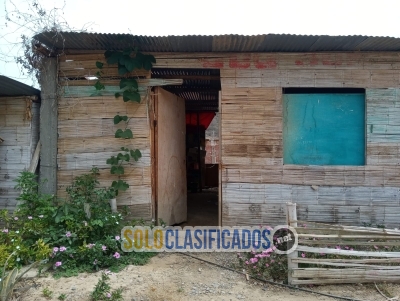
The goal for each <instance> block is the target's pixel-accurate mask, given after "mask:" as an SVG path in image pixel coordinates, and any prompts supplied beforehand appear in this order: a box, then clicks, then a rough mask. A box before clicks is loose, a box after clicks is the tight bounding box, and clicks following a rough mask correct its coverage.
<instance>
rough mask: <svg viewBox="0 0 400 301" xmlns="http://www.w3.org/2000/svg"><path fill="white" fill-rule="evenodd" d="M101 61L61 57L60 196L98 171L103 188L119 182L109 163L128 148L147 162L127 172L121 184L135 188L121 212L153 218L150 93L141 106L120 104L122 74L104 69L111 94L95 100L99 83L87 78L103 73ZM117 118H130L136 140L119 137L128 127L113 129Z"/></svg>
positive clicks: (122, 199) (123, 195) (123, 197)
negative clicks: (77, 179) (75, 181)
mask: <svg viewBox="0 0 400 301" xmlns="http://www.w3.org/2000/svg"><path fill="white" fill-rule="evenodd" d="M96 61H102V62H104V56H103V55H102V54H99V55H96V54H94V55H93V54H90V55H78V56H61V57H60V58H59V72H58V75H59V84H60V92H61V93H60V98H59V101H58V156H57V165H58V172H57V186H58V192H57V195H58V196H59V197H65V196H66V191H65V189H66V187H67V186H69V185H71V184H72V181H73V179H74V178H75V177H76V176H78V175H81V174H84V173H88V172H89V171H90V169H91V168H92V167H94V166H96V167H98V168H99V170H100V176H99V182H100V186H103V187H109V186H110V185H111V183H112V181H114V180H118V177H117V176H116V175H112V174H110V165H108V164H106V160H107V159H108V158H110V157H111V156H116V155H117V154H118V152H121V150H120V148H121V147H123V146H124V147H127V148H132V149H136V148H137V149H139V150H140V151H141V153H142V158H140V159H139V161H138V162H130V163H132V164H130V165H129V166H127V167H125V174H124V175H123V176H122V177H121V179H123V180H125V181H126V182H127V183H128V184H129V185H130V187H129V188H128V190H127V191H125V192H120V194H119V196H118V197H117V203H118V206H120V207H121V206H128V208H129V209H130V212H131V214H132V217H134V218H144V219H146V220H148V219H151V163H150V127H149V118H148V114H147V112H148V111H147V107H148V99H147V98H146V97H145V92H146V88H142V89H141V94H142V101H141V103H140V104H138V103H132V102H129V103H125V102H123V101H122V98H119V99H116V98H115V96H114V93H115V92H117V91H118V90H119V89H118V87H117V86H118V84H119V80H118V70H117V68H116V67H115V66H112V67H111V66H109V65H107V64H104V68H103V70H102V71H103V72H104V73H103V77H104V79H103V80H102V83H103V84H105V85H106V90H103V91H102V95H101V96H91V95H92V94H93V93H94V92H95V91H96V90H95V88H94V87H93V85H94V84H95V82H96V81H95V80H85V78H84V77H85V76H86V77H87V76H93V75H94V74H95V73H96V72H97V71H98V69H97V68H96ZM104 63H105V62H104ZM134 75H135V76H139V77H141V78H145V77H148V75H149V72H148V71H140V72H137V73H135V74H134ZM117 114H119V115H121V116H123V115H127V116H128V117H131V120H130V121H129V126H128V128H130V129H131V130H132V132H133V137H134V138H133V139H125V140H123V139H116V138H114V134H115V131H116V130H117V129H118V128H123V129H124V128H125V127H124V123H123V122H121V123H120V124H118V125H114V123H113V118H114V116H115V115H117Z"/></svg>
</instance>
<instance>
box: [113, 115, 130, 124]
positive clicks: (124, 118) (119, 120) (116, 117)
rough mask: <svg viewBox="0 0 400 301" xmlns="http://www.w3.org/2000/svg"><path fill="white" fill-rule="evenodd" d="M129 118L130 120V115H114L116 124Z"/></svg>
mask: <svg viewBox="0 0 400 301" xmlns="http://www.w3.org/2000/svg"><path fill="white" fill-rule="evenodd" d="M127 120H128V116H120V115H115V116H114V124H118V123H120V122H121V121H127Z"/></svg>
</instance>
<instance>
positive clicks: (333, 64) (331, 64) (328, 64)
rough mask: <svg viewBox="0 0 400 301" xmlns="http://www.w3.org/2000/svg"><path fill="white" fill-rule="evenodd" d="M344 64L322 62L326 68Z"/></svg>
mask: <svg viewBox="0 0 400 301" xmlns="http://www.w3.org/2000/svg"><path fill="white" fill-rule="evenodd" d="M341 64H342V62H334V61H322V65H324V66H340V65H341Z"/></svg>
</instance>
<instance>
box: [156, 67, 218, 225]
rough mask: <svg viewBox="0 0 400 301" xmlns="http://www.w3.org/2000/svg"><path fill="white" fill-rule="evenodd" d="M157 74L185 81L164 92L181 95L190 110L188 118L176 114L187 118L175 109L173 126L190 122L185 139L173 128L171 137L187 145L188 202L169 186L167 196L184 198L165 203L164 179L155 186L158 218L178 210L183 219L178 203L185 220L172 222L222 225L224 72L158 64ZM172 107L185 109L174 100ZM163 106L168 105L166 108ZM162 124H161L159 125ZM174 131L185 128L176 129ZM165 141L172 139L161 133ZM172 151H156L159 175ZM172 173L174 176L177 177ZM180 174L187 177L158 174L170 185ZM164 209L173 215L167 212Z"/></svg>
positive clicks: (180, 98)
mask: <svg viewBox="0 0 400 301" xmlns="http://www.w3.org/2000/svg"><path fill="white" fill-rule="evenodd" d="M152 78H164V79H183V84H182V85H172V86H165V87H163V90H166V91H168V92H169V93H172V94H173V95H176V96H177V97H178V98H177V101H178V102H179V100H180V103H182V102H184V108H185V114H184V120H179V121H177V120H176V118H179V119H181V118H182V117H177V116H181V115H182V114H178V113H177V112H175V113H174V116H175V117H171V118H172V119H171V121H172V120H173V119H174V118H175V119H174V120H173V123H174V124H175V123H178V124H181V123H182V122H184V123H185V134H184V140H183V141H182V140H179V142H177V139H181V138H177V137H181V136H179V135H177V133H175V132H171V131H170V133H167V134H166V135H169V136H170V137H171V138H172V139H174V140H175V142H174V143H175V144H176V145H179V144H181V143H182V142H183V143H184V149H185V150H184V152H185V155H184V161H185V163H184V165H185V167H184V168H185V182H186V183H185V186H186V187H185V188H186V201H185V204H184V203H183V200H182V199H181V198H182V196H181V194H179V196H178V194H177V191H176V189H172V190H171V189H169V191H170V192H169V193H168V197H169V198H171V197H170V195H171V194H173V195H174V196H173V198H175V199H177V198H179V201H178V202H176V201H173V202H171V201H166V200H165V193H164V190H166V189H167V187H166V186H165V185H164V186H165V187H164V186H163V185H162V183H161V184H160V183H159V185H158V186H157V185H156V186H157V189H158V190H159V191H157V192H156V211H157V212H156V216H157V218H159V217H160V215H163V216H166V218H167V217H169V216H170V215H171V213H173V212H178V213H177V214H180V216H181V217H182V216H183V215H184V214H183V213H182V212H179V210H177V209H178V208H177V207H179V208H180V209H181V210H186V217H185V220H184V221H181V222H178V220H182V218H180V219H179V218H176V216H174V218H172V219H171V222H172V221H175V224H179V225H182V226H217V225H218V224H219V222H220V218H219V215H220V211H221V209H220V207H221V206H220V197H219V196H220V195H219V191H220V179H219V146H220V144H219V136H220V133H219V128H220V126H219V95H220V90H221V83H220V71H219V69H169V68H159V69H153V70H152ZM164 97H165V96H164ZM158 102H160V100H158ZM165 105H166V102H164V103H163V104H162V106H165ZM172 105H174V106H175V105H177V106H179V107H180V105H179V104H172V103H171V104H170V106H172ZM159 108H161V106H160V107H159ZM163 110H166V109H165V108H164V109H163ZM179 110H181V109H179ZM157 114H158V116H160V114H162V112H160V110H158V113H157ZM160 117H161V116H160ZM157 118H158V117H157ZM157 126H158V127H160V124H158V125H157ZM173 131H180V130H179V128H176V129H175V130H173ZM164 132H165V131H164ZM163 135H165V133H164V134H163ZM157 140H158V143H160V141H161V137H158V138H157ZM162 141H164V142H162V143H165V142H166V141H169V138H168V137H162ZM156 143H157V142H156ZM167 143H170V142H167ZM158 149H159V150H161V149H162V148H161V147H160V146H158ZM180 149H181V148H180ZM176 151H177V150H176ZM178 153H179V151H178ZM173 155H174V154H165V153H163V154H157V152H156V157H159V158H156V162H157V163H156V165H158V166H157V170H158V171H159V172H160V173H163V170H162V169H163V166H160V164H162V165H164V167H165V165H167V164H168V163H166V162H167V161H166V160H163V159H162V156H170V157H172V156H173ZM162 161H164V162H162ZM171 177H174V179H172V178H171ZM178 177H181V179H182V177H183V176H182V174H181V173H179V172H175V174H174V173H171V172H170V174H169V175H168V176H166V177H165V176H164V177H163V176H162V175H161V174H160V175H156V178H157V179H158V180H160V179H161V178H163V181H168V182H169V183H176V181H181V180H179V179H178ZM161 186H162V187H161ZM178 186H179V185H178ZM179 189H180V188H179ZM163 194H164V195H163ZM165 212H170V213H167V214H165ZM173 214H175V213H173ZM169 224H171V223H169Z"/></svg>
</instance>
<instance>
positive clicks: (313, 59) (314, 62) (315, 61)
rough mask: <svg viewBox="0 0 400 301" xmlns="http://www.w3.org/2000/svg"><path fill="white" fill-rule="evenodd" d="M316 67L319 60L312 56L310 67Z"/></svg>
mask: <svg viewBox="0 0 400 301" xmlns="http://www.w3.org/2000/svg"><path fill="white" fill-rule="evenodd" d="M316 65H318V58H317V56H316V55H315V54H312V55H311V59H310V66H316Z"/></svg>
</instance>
